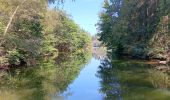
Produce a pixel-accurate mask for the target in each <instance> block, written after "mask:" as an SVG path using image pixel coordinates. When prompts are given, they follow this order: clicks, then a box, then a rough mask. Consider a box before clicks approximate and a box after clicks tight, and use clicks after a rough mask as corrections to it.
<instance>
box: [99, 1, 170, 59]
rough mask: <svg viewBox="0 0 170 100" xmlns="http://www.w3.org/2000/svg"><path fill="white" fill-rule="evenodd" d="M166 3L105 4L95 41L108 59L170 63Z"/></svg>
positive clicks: (169, 10)
mask: <svg viewBox="0 0 170 100" xmlns="http://www.w3.org/2000/svg"><path fill="white" fill-rule="evenodd" d="M169 5H170V0H105V1H104V5H103V9H102V11H101V13H100V20H99V22H98V24H97V26H98V30H99V31H98V36H99V37H100V38H99V40H100V41H102V42H103V44H104V45H105V46H107V49H108V50H109V51H111V52H112V57H116V56H117V57H128V58H135V59H146V60H148V59H159V60H166V62H169V61H170V29H169V27H170V18H169V16H170V7H169Z"/></svg>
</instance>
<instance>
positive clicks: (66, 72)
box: [0, 53, 90, 100]
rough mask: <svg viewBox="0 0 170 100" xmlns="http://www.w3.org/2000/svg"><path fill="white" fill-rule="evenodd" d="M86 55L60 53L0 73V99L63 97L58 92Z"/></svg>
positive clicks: (75, 74)
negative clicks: (33, 64) (52, 59)
mask: <svg viewBox="0 0 170 100" xmlns="http://www.w3.org/2000/svg"><path fill="white" fill-rule="evenodd" d="M89 59H90V54H80V53H77V54H64V55H63V54H60V55H59V58H57V59H56V62H53V61H50V60H46V61H44V60H43V61H41V62H40V64H39V65H37V66H33V67H28V68H23V67H22V68H21V69H11V70H10V71H8V72H4V73H1V77H0V81H1V82H0V100H53V99H54V98H55V100H63V97H62V96H60V94H61V93H62V92H64V91H65V90H66V89H67V87H68V85H69V84H70V83H72V81H73V80H74V79H75V78H76V77H77V76H78V74H79V72H80V70H81V69H82V68H83V66H84V65H85V64H86V63H87V62H88V61H89ZM54 63H56V64H54ZM67 95H71V93H68V94H67Z"/></svg>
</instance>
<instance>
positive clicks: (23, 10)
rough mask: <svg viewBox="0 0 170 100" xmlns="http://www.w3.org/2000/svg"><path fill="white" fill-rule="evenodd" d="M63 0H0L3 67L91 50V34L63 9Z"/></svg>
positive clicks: (1, 59)
mask: <svg viewBox="0 0 170 100" xmlns="http://www.w3.org/2000/svg"><path fill="white" fill-rule="evenodd" d="M55 1H56V2H58V3H63V2H64V0H48V1H47V0H0V35H1V37H0V66H1V67H6V66H9V65H10V66H16V65H34V64H36V63H37V62H38V61H39V60H42V59H47V60H49V59H51V60H55V59H56V57H58V53H59V52H67V53H68V52H69V53H70V52H72V53H75V52H76V53H80V52H86V51H90V45H91V38H90V35H89V34H88V33H87V32H86V31H85V30H83V29H81V28H80V27H79V26H78V25H77V24H76V23H75V22H74V21H73V20H72V19H71V18H70V17H69V15H67V14H66V13H65V12H64V11H62V10H59V9H50V8H49V4H50V3H54V2H55Z"/></svg>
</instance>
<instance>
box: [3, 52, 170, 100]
mask: <svg viewBox="0 0 170 100" xmlns="http://www.w3.org/2000/svg"><path fill="white" fill-rule="evenodd" d="M97 58H98V57H97ZM153 67H155V66H153V65H148V64H145V63H144V62H140V61H132V60H113V59H112V60H108V59H105V60H102V61H99V60H96V59H95V58H91V57H88V56H86V55H82V54H77V55H66V54H63V56H59V58H58V59H56V62H55V64H54V62H50V61H42V62H41V63H40V64H39V65H37V66H34V67H28V68H21V69H12V70H9V71H7V72H1V74H0V76H1V77H0V100H170V75H169V74H168V73H165V72H161V71H157V70H155V69H154V68H153Z"/></svg>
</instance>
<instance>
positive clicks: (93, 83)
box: [61, 58, 103, 100]
mask: <svg viewBox="0 0 170 100" xmlns="http://www.w3.org/2000/svg"><path fill="white" fill-rule="evenodd" d="M99 65H100V61H99V60H96V59H94V58H92V59H91V61H90V62H89V64H87V65H86V66H85V68H84V69H83V70H82V71H81V72H80V74H79V76H78V78H76V79H75V81H74V82H73V83H71V84H70V85H69V86H68V88H67V90H66V91H65V92H64V93H63V94H61V95H62V96H63V97H64V100H102V97H103V96H102V94H101V93H99V89H100V82H99V78H98V77H97V76H96V74H97V71H98V66H99ZM68 94H70V95H68Z"/></svg>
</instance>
